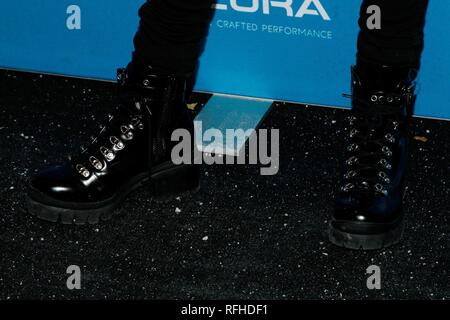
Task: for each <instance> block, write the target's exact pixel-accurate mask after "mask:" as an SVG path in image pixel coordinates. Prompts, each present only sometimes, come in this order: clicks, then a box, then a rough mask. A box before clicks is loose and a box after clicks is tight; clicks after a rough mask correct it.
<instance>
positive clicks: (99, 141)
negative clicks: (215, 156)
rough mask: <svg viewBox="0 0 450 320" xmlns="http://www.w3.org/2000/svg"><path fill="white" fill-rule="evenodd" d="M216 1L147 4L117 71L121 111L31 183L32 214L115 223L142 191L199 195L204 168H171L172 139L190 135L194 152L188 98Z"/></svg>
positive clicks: (178, 0) (177, 0) (153, 0)
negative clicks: (123, 65) (114, 216)
mask: <svg viewBox="0 0 450 320" xmlns="http://www.w3.org/2000/svg"><path fill="white" fill-rule="evenodd" d="M212 2H213V1H212V0H189V1H187V0H151V1H149V2H147V3H145V4H144V5H143V7H142V9H141V10H140V16H141V21H140V27H139V30H138V32H137V34H136V37H135V52H134V54H133V58H132V61H131V62H130V63H129V64H128V66H127V68H126V69H119V70H118V89H119V96H118V98H119V99H118V104H117V105H118V107H117V108H116V109H115V110H113V111H112V112H111V115H110V116H108V120H107V121H106V123H105V125H104V126H102V129H101V131H100V133H99V134H98V135H97V136H96V137H95V138H94V139H93V140H92V141H91V142H90V143H89V144H88V145H87V146H86V147H85V148H83V151H82V152H81V153H80V154H76V155H74V156H72V157H71V159H70V160H69V161H68V162H65V163H62V164H54V165H51V166H49V167H47V168H45V169H43V170H40V171H39V172H38V173H37V174H36V175H35V176H34V177H33V178H32V179H31V181H30V185H29V193H28V201H27V207H28V211H29V212H30V213H31V214H34V215H36V216H38V217H39V218H41V219H45V220H49V221H53V222H56V221H61V222H63V223H66V224H70V223H75V224H84V223H96V222H98V221H99V219H106V218H109V217H110V216H111V215H112V214H113V212H114V211H115V209H116V208H118V207H119V206H120V205H121V203H122V202H123V200H124V199H125V197H126V196H127V195H128V194H129V193H131V192H133V190H135V189H136V188H137V187H139V186H141V185H144V184H145V185H147V186H148V187H149V188H150V189H151V190H152V192H153V195H154V196H167V195H168V194H177V193H181V192H185V191H191V190H196V189H197V188H198V186H199V177H198V168H197V167H196V166H193V165H191V164H180V165H175V163H174V162H173V161H172V160H173V159H171V150H172V148H173V146H174V144H175V142H174V141H172V139H171V135H172V133H173V132H174V131H175V130H176V129H183V134H184V136H185V133H186V131H187V132H188V133H189V134H190V139H191V141H190V146H191V152H192V151H193V147H194V144H193V141H192V139H193V121H192V120H193V119H192V113H191V112H190V111H189V110H188V109H187V107H186V99H187V97H188V96H189V94H190V89H191V88H192V82H193V77H194V73H195V72H194V71H195V67H196V64H197V60H198V58H199V55H200V53H201V50H202V45H203V41H204V38H205V36H206V34H207V29H208V25H209V18H210V16H211V12H212V10H211V5H212ZM180 156H181V155H180ZM183 156H184V155H183ZM192 156H193V155H192V154H191V161H192ZM191 163H192V162H191Z"/></svg>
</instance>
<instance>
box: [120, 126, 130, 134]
mask: <svg viewBox="0 0 450 320" xmlns="http://www.w3.org/2000/svg"><path fill="white" fill-rule="evenodd" d="M129 130H130V128H128V127H127V126H124V125H122V126H120V132H122V133H123V134H125V133H127V132H128V131H129Z"/></svg>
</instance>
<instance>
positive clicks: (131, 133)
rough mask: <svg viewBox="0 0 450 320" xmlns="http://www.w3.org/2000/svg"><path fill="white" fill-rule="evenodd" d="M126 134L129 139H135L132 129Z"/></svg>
mask: <svg viewBox="0 0 450 320" xmlns="http://www.w3.org/2000/svg"><path fill="white" fill-rule="evenodd" d="M125 136H126V137H127V139H128V140H131V139H133V137H134V134H133V132H132V131H128V132H127V133H126V134H125Z"/></svg>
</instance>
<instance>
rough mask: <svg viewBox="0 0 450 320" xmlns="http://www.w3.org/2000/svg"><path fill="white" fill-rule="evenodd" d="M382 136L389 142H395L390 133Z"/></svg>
mask: <svg viewBox="0 0 450 320" xmlns="http://www.w3.org/2000/svg"><path fill="white" fill-rule="evenodd" d="M384 138H385V139H386V140H387V141H389V142H390V143H394V142H395V138H394V136H393V135H392V134H391V133H388V134H386V135H385V136H384Z"/></svg>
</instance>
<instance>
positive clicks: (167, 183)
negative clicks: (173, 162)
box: [151, 165, 200, 200]
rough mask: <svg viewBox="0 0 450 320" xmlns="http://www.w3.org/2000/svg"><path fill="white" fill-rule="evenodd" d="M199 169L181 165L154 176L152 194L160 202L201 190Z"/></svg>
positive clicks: (193, 166) (152, 178)
mask: <svg viewBox="0 0 450 320" xmlns="http://www.w3.org/2000/svg"><path fill="white" fill-rule="evenodd" d="M199 171H200V170H199V167H198V166H195V165H179V166H173V167H171V168H168V169H165V170H161V171H159V172H156V173H154V174H152V177H151V186H152V194H153V196H154V197H156V198H158V199H159V200H161V198H162V199H164V198H170V196H173V195H178V194H181V193H185V192H196V191H198V190H199V189H200V177H199V175H200V172H199Z"/></svg>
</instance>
